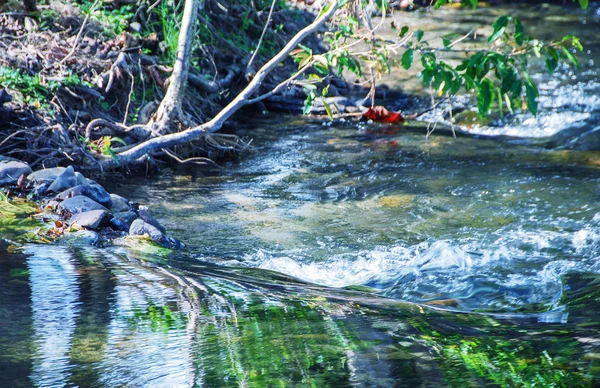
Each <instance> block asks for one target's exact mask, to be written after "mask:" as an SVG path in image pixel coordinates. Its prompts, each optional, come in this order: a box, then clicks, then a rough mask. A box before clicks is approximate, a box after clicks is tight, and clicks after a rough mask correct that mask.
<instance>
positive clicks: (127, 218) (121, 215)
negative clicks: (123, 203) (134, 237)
mask: <svg viewBox="0 0 600 388" xmlns="http://www.w3.org/2000/svg"><path fill="white" fill-rule="evenodd" d="M113 216H114V217H115V218H118V219H119V220H121V221H123V222H125V223H126V224H127V229H129V226H131V223H132V222H133V221H134V220H135V219H136V218H138V215H137V214H136V213H135V212H134V211H131V210H130V211H126V212H118V213H113Z"/></svg>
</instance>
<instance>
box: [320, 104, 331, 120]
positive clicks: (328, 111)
mask: <svg viewBox="0 0 600 388" xmlns="http://www.w3.org/2000/svg"><path fill="white" fill-rule="evenodd" d="M322 101H323V106H324V107H325V112H327V116H329V120H331V121H333V112H332V111H331V107H330V106H329V104H328V103H327V101H325V99H323V100H322Z"/></svg>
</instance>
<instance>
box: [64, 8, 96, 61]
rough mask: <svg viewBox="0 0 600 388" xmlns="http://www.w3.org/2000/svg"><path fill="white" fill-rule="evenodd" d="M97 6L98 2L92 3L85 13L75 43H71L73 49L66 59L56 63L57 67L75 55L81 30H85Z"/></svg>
mask: <svg viewBox="0 0 600 388" xmlns="http://www.w3.org/2000/svg"><path fill="white" fill-rule="evenodd" d="M97 4H98V0H96V1H94V4H92V7H91V8H90V10H89V12H87V13H86V15H85V18H83V23H81V28H80V29H79V33H77V36H76V37H75V42H73V48H72V49H71V51H70V52H69V53H68V54H67V56H66V57H64V58H63V59H61V60H60V62H58V65H62V64H63V63H65V62H66V61H67V59H69V58H71V57H72V56H73V54H74V53H75V49H77V46H78V45H79V39H81V35H82V34H83V30H85V26H86V24H87V22H88V20H89V19H90V15H91V14H92V12H94V11H95V10H96V5H97Z"/></svg>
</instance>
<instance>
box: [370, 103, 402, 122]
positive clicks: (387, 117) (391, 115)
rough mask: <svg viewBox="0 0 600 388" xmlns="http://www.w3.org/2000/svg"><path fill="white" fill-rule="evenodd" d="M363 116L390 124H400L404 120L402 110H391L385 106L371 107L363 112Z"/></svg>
mask: <svg viewBox="0 0 600 388" xmlns="http://www.w3.org/2000/svg"><path fill="white" fill-rule="evenodd" d="M363 117H364V118H366V119H368V120H373V121H376V122H379V123H389V124H399V123H401V122H403V121H404V117H402V115H401V114H400V112H390V111H389V110H387V109H385V108H384V107H383V106H375V107H373V108H369V110H368V111H366V112H365V113H364V114H363Z"/></svg>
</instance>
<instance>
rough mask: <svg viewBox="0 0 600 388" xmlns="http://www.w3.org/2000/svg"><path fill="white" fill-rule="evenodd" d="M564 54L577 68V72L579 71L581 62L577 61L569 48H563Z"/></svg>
mask: <svg viewBox="0 0 600 388" xmlns="http://www.w3.org/2000/svg"><path fill="white" fill-rule="evenodd" d="M562 51H563V54H564V55H565V57H566V58H567V59H568V60H569V61H571V63H573V64H574V65H575V67H576V68H577V70H579V61H578V60H577V58H575V55H573V54H572V53H571V52H570V51H569V49H568V48H566V47H563V48H562Z"/></svg>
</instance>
